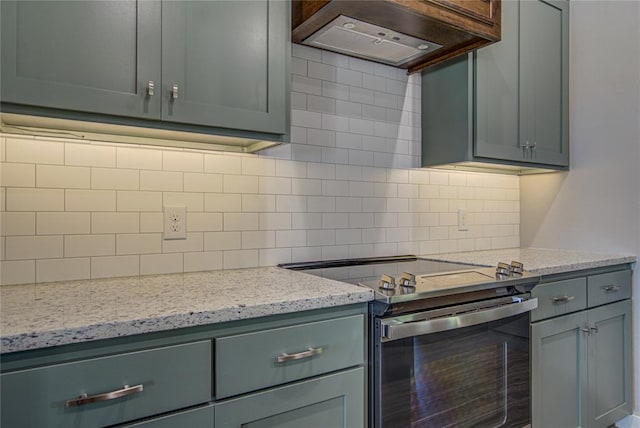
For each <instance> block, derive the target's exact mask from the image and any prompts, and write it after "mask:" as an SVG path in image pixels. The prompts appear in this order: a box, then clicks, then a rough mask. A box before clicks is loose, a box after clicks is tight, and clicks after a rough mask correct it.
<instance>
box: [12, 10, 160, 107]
mask: <svg viewBox="0 0 640 428" xmlns="http://www.w3.org/2000/svg"><path fill="white" fill-rule="evenodd" d="M160 16H161V9H160V4H159V3H157V2H151V1H130V0H125V1H111V0H109V1H66V2H64V1H19V2H15V1H3V2H2V92H1V93H2V101H3V102H9V103H16V104H24V105H30V106H41V107H52V108H59V109H67V110H77V111H85V112H91V113H104V114H110V115H119V116H130V117H137V118H148V119H160V97H159V96H147V92H146V85H147V83H148V82H150V81H151V82H155V83H156V84H159V83H160V77H161V75H160V59H161V45H160V43H161V38H160V26H159V25H158V23H159V20H160Z"/></svg>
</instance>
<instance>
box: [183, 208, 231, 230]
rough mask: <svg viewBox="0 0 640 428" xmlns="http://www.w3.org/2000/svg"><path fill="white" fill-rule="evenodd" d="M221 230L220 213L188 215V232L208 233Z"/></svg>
mask: <svg viewBox="0 0 640 428" xmlns="http://www.w3.org/2000/svg"><path fill="white" fill-rule="evenodd" d="M221 230H222V213H209V212H206V213H189V215H188V216H187V231H188V232H209V231H221Z"/></svg>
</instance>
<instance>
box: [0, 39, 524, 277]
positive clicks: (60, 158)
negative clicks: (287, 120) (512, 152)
mask: <svg viewBox="0 0 640 428" xmlns="http://www.w3.org/2000/svg"><path fill="white" fill-rule="evenodd" d="M292 91H293V92H292V95H291V104H292V128H291V131H292V132H291V134H292V143H291V144H284V145H281V146H278V147H275V148H273V149H269V150H268V151H266V152H264V153H262V154H260V155H234V154H222V153H216V152H204V151H197V150H180V149H171V148H157V147H137V146H135V145H122V144H121V145H117V144H110V143H101V142H86V141H81V140H72V139H54V138H42V137H38V138H35V137H33V136H26V137H15V136H11V135H5V136H1V135H0V161H1V162H2V163H0V170H1V174H0V186H1V187H0V205H1V207H0V211H2V213H1V218H0V232H1V233H0V235H2V236H0V260H1V262H0V271H1V275H0V280H1V281H0V282H1V283H3V284H16V283H30V282H34V281H35V282H49V281H59V280H70V279H85V278H102V277H113V276H127V275H138V274H155V273H168V272H183V271H195V270H207V269H220V268H225V269H227V268H240V267H252V266H264V265H275V264H277V263H285V262H290V261H301V260H320V259H336V258H345V257H367V256H373V255H397V254H427V253H437V252H450V251H462V250H479V249H495V248H508V247H517V246H519V243H520V241H519V222H520V213H519V209H520V202H519V179H518V177H513V176H501V175H495V174H478V173H462V172H447V171H435V170H423V169H412V168H416V167H418V166H419V156H420V135H421V133H420V131H421V124H420V96H421V93H420V76H419V75H414V76H411V77H407V75H406V73H405V72H404V71H403V70H400V69H396V68H392V67H388V66H381V65H378V64H374V63H371V62H367V61H362V60H357V59H353V58H348V57H346V56H342V55H336V54H332V53H328V52H322V51H319V50H316V49H312V48H308V47H303V46H294V48H293V58H292ZM177 204H180V205H186V207H187V231H188V239H187V240H186V241H163V240H162V207H163V205H177ZM459 207H460V208H466V209H468V211H469V214H470V223H471V226H470V228H469V230H468V231H463V232H460V231H458V230H457V227H456V222H457V209H458V208H459Z"/></svg>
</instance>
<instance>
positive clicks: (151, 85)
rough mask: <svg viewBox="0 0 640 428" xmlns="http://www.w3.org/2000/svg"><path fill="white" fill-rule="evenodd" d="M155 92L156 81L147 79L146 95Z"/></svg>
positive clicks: (150, 95) (152, 94)
mask: <svg viewBox="0 0 640 428" xmlns="http://www.w3.org/2000/svg"><path fill="white" fill-rule="evenodd" d="M155 94H156V83H155V82H154V81H153V80H149V83H147V96H149V97H152V96H154V95H155Z"/></svg>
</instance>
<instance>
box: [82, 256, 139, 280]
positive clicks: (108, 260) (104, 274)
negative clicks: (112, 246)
mask: <svg viewBox="0 0 640 428" xmlns="http://www.w3.org/2000/svg"><path fill="white" fill-rule="evenodd" d="M139 274H140V257H139V256H137V255H135V256H107V257H91V278H113V277H119V276H137V275H139Z"/></svg>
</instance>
